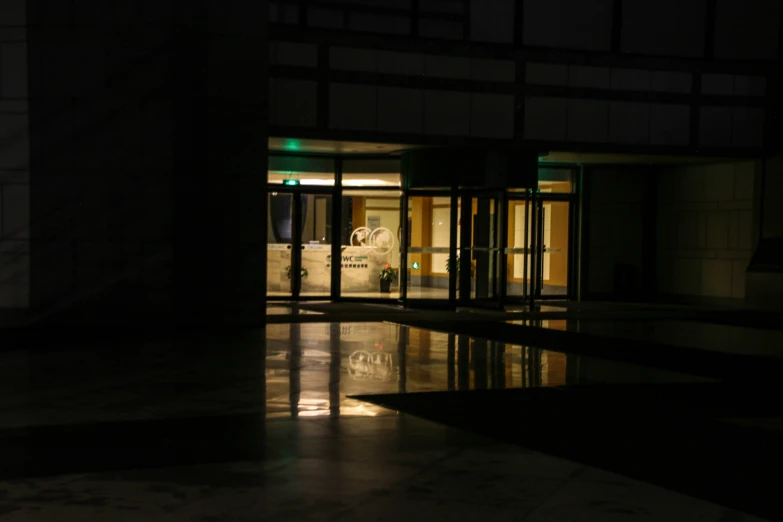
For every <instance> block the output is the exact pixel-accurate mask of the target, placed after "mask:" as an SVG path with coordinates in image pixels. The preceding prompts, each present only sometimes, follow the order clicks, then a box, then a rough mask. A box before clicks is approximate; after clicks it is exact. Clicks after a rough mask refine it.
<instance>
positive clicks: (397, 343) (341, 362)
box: [266, 321, 704, 417]
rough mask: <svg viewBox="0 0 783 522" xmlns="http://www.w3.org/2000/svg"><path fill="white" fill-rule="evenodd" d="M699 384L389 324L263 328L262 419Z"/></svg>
mask: <svg viewBox="0 0 783 522" xmlns="http://www.w3.org/2000/svg"><path fill="white" fill-rule="evenodd" d="M554 322H555V321H553V323H554ZM562 322H563V323H565V321H562ZM554 326H555V325H553V327H554ZM703 380H704V379H700V378H697V377H693V376H689V375H682V374H677V373H674V372H664V371H660V370H652V369H650V368H644V367H638V366H635V365H631V364H624V363H617V362H610V361H603V360H599V359H593V358H588V357H578V356H569V355H567V354H564V353H561V352H557V351H551V350H542V349H538V348H531V347H523V346H519V345H509V344H505V343H499V342H494V341H487V340H483V339H475V338H469V337H465V336H459V335H453V334H446V333H440V332H434V331H429V330H423V329H419V328H409V327H406V326H400V325H396V324H392V323H331V324H330V323H314V324H270V325H269V326H268V327H267V359H266V390H267V416H268V417H285V416H297V415H300V416H317V415H331V416H336V415H341V416H345V415H362V416H367V415H369V416H373V415H382V414H384V413H387V414H388V413H389V412H387V411H385V410H382V409H380V408H376V407H374V406H371V405H366V404H363V403H359V402H357V401H355V400H353V399H350V398H349V397H350V396H354V395H371V394H387V393H409V392H425V391H447V390H474V389H499V388H526V387H540V386H564V385H570V384H584V383H595V382H601V383H627V382H672V381H677V382H685V381H690V382H696V381H703Z"/></svg>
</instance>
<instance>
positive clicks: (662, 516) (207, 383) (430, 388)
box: [0, 307, 761, 522]
mask: <svg viewBox="0 0 783 522" xmlns="http://www.w3.org/2000/svg"><path fill="white" fill-rule="evenodd" d="M281 308H282V307H281ZM278 311H279V312H284V310H283V309H281V310H278ZM711 382H713V381H712V380H711V379H705V378H703V377H696V376H693V375H688V374H684V373H681V372H676V371H663V370H655V369H651V368H648V367H642V366H637V365H633V364H628V363H619V362H612V361H607V360H602V359H597V358H592V357H585V356H583V355H581V356H573V355H570V354H566V353H562V352H560V351H557V350H546V349H539V348H533V347H529V346H522V345H519V344H507V343H499V342H492V341H488V340H486V339H483V338H477V337H468V336H464V335H462V336H461V335H454V334H448V333H441V332H435V331H430V330H426V329H422V328H412V327H406V326H400V325H397V324H392V323H314V324H301V323H293V324H270V325H268V327H267V329H266V331H265V332H250V333H242V334H226V333H210V334H206V333H199V334H193V335H188V336H180V337H175V338H167V339H165V340H163V339H161V340H159V341H147V342H143V343H139V342H124V341H122V340H118V339H114V340H107V341H106V342H105V343H100V342H97V343H96V342H92V341H91V342H84V343H79V342H74V341H68V342H67V343H66V342H57V341H51V344H50V345H49V346H46V347H43V348H42V349H38V350H35V351H27V350H13V349H10V350H5V351H3V352H0V390H1V391H2V393H0V407H2V411H3V415H2V416H0V444H2V445H3V450H4V451H2V452H0V520H3V521H5V520H9V521H39V520H40V521H48V520H52V521H54V520H57V521H62V520H94V519H101V520H112V521H124V520H196V521H204V522H212V521H223V520H233V521H250V520H297V521H298V520H334V521H341V520H363V521H364V520H390V521H392V520H394V521H397V520H406V519H408V520H445V519H448V520H479V519H481V520H483V519H486V520H524V521H533V522H539V521H560V520H567V521H593V520H595V521H613V520H618V521H619V520H645V521H652V520H660V521H679V520H683V521H695V520H703V521H713V520H714V521H726V520H732V521H745V520H747V521H750V520H761V519H758V518H753V517H751V516H749V515H744V514H742V513H741V512H740V511H736V510H732V509H729V508H727V507H721V506H719V505H717V504H715V503H710V502H707V501H704V500H699V499H697V498H694V497H691V496H688V495H685V494H682V493H678V492H675V491H672V490H669V489H666V488H664V487H660V486H655V485H651V484H649V483H646V482H643V481H640V480H634V479H629V478H627V477H626V476H623V475H620V474H617V473H612V472H610V471H602V470H601V469H599V468H600V466H599V467H594V466H591V465H585V464H584V463H580V462H578V460H574V459H570V460H569V459H566V458H561V457H556V456H551V455H548V454H545V453H542V452H540V451H534V450H531V449H527V448H525V447H523V446H520V445H516V444H509V443H507V442H506V443H502V442H498V440H497V439H496V438H494V437H492V436H488V435H482V434H478V433H471V431H470V430H464V429H459V428H456V427H448V426H446V425H444V424H443V423H436V422H432V421H428V420H424V419H423V418H417V417H415V416H412V415H409V414H406V413H401V412H400V411H399V409H397V408H389V407H386V406H384V405H382V404H378V403H373V402H370V401H365V400H360V399H358V398H356V396H379V397H380V396H385V395H389V394H390V395H391V396H396V395H397V394H400V393H402V394H405V396H409V397H415V396H417V395H416V394H418V393H423V392H448V391H453V392H455V393H457V394H459V393H460V392H464V391H471V393H482V392H481V390H485V391H486V393H491V392H492V391H494V390H501V389H507V390H531V391H533V390H547V389H551V390H553V391H555V392H558V390H566V389H578V388H579V387H580V386H584V385H589V386H624V385H626V384H629V383H646V384H648V385H661V384H672V385H677V384H689V383H693V384H699V383H711ZM558 396H559V392H558ZM487 408H488V409H489V410H492V409H493V408H497V409H502V401H498V402H496V403H494V404H492V403H488V404H487ZM464 413H465V414H467V413H468V412H467V411H465V412H464ZM521 413H522V414H524V412H521ZM498 415H499V416H501V417H509V416H511V415H513V413H509V412H499V413H498Z"/></svg>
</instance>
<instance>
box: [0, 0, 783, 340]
mask: <svg viewBox="0 0 783 522" xmlns="http://www.w3.org/2000/svg"><path fill="white" fill-rule="evenodd" d="M107 4H111V3H105V2H104V3H101V2H97V1H90V0H87V1H80V2H72V3H68V4H65V3H56V4H55V3H51V2H46V1H43V0H12V1H8V2H5V3H4V5H3V7H2V11H0V13H1V14H2V15H1V16H0V46H1V47H0V49H1V50H2V53H1V54H0V56H2V67H0V74H1V75H2V78H0V80H1V81H2V83H1V85H2V89H0V118H2V120H3V122H4V123H3V125H2V129H3V133H4V137H3V139H2V141H1V142H0V143H1V144H2V149H1V150H0V162H1V163H0V176H1V177H0V187H1V188H0V190H2V192H1V194H2V214H0V215H2V217H3V219H2V229H0V231H1V232H2V246H3V249H2V251H0V256H2V257H1V258H0V259H2V264H1V266H0V307H2V309H3V311H4V317H6V319H5V320H6V321H7V322H9V324H10V323H14V324H22V323H24V324H33V323H36V324H42V323H46V322H54V323H59V322H63V321H85V320H88V321H90V320H92V321H94V320H97V319H96V318H101V319H100V320H101V321H103V322H106V323H109V322H121V323H122V322H128V321H133V322H135V323H138V324H147V323H149V322H154V321H156V320H158V321H169V322H171V321H174V322H177V323H200V322H203V321H204V320H209V321H212V322H215V323H225V324H235V325H258V324H263V315H264V303H265V302H266V299H291V298H302V299H304V298H321V299H327V298H328V299H338V298H339V299H391V300H395V299H402V300H403V301H404V302H406V303H407V304H417V303H420V304H426V303H430V302H433V303H435V302H437V303H439V304H445V305H448V306H453V305H455V304H457V303H459V302H463V303H468V304H476V305H485V304H486V305H490V306H495V305H498V304H503V303H514V302H519V303H530V300H531V299H533V300H538V299H546V298H549V297H550V296H551V297H554V298H558V299H565V298H568V299H607V298H612V299H613V298H626V299H645V300H646V299H709V300H712V301H715V302H721V301H725V302H735V303H746V304H748V305H751V306H765V307H766V306H771V305H773V304H774V302H775V301H779V297H780V296H781V295H783V284H781V282H780V281H779V279H778V276H777V274H778V273H779V272H780V270H779V267H780V261H781V250H782V249H781V247H780V243H781V239H780V238H783V232H781V230H780V229H781V225H780V223H781V222H783V219H782V218H783V216H781V215H780V211H779V210H778V209H779V205H776V204H775V202H776V200H777V197H778V195H783V182H781V179H783V178H782V176H783V172H781V161H780V159H776V158H779V157H780V148H781V147H780V143H781V125H780V122H781V105H780V99H781V97H780V86H781V76H780V75H781V67H780V56H781V53H782V52H783V51H781V42H782V41H783V39H781V19H782V18H783V13H782V12H781V3H780V2H779V1H778V0H747V1H741V0H686V1H682V0H680V1H676V2H675V1H673V0H671V1H670V0H666V1H661V2H655V3H644V2H635V1H631V0H589V1H577V0H524V1H517V2H514V1H513V0H328V1H326V0H325V1H317V0H312V1H290V0H268V1H259V2H255V3H252V4H251V3H249V2H240V1H238V0H237V1H229V2H227V3H226V2H222V3H221V4H220V5H219V6H217V5H215V6H211V5H209V3H207V2H190V3H188V5H187V6H182V5H179V4H178V3H174V2H170V1H162V2H154V3H153V2H148V1H142V2H136V3H134V4H133V6H132V7H127V8H124V9H120V8H119V7H117V6H115V5H107ZM373 234H374V235H373ZM335 256H339V262H338V261H337V260H336V259H338V258H336V257H335ZM387 262H388V263H389V264H390V267H391V269H392V270H393V272H394V274H395V276H396V279H395V280H394V281H393V282H392V285H391V292H390V293H388V294H387V293H385V292H381V290H380V283H379V282H378V281H377V275H376V272H379V271H380V268H381V267H382V266H385V264H386V263H387ZM305 268H306V275H304V273H305V271H304V269H305ZM289 276H290V278H289ZM376 284H377V285H378V288H377V289H375V288H374V286H375V285H376Z"/></svg>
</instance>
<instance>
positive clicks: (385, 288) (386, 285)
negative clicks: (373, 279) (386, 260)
mask: <svg viewBox="0 0 783 522" xmlns="http://www.w3.org/2000/svg"><path fill="white" fill-rule="evenodd" d="M380 281H381V292H384V293H387V294H388V293H390V292H391V281H389V280H388V279H381V280H380Z"/></svg>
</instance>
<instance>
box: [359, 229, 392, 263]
mask: <svg viewBox="0 0 783 522" xmlns="http://www.w3.org/2000/svg"><path fill="white" fill-rule="evenodd" d="M394 244H395V240H394V234H392V232H391V230H389V229H388V228H384V227H378V228H376V229H375V230H371V229H370V228H369V227H359V228H357V229H356V230H354V231H353V234H351V246H356V247H365V248H367V247H369V248H372V253H373V254H375V255H379V256H385V255H386V254H388V253H390V252H391V251H392V250H394Z"/></svg>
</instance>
